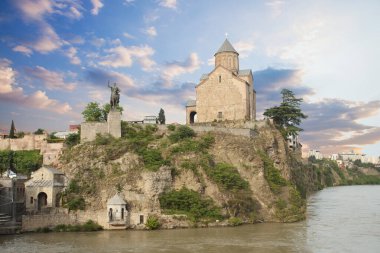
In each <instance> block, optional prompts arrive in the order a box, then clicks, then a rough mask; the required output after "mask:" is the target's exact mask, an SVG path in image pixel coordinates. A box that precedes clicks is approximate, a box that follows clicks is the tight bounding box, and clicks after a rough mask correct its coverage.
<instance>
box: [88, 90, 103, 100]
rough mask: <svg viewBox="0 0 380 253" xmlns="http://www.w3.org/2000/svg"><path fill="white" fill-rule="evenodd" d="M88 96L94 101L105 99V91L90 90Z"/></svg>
mask: <svg viewBox="0 0 380 253" xmlns="http://www.w3.org/2000/svg"><path fill="white" fill-rule="evenodd" d="M88 96H89V97H90V98H91V99H93V100H95V101H104V100H105V92H104V91H101V90H91V91H89V92H88Z"/></svg>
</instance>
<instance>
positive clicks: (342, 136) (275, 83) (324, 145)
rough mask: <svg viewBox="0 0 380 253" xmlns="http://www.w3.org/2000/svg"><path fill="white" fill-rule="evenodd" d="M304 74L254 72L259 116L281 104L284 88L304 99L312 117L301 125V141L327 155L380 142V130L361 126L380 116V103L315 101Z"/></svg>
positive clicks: (338, 100) (335, 100)
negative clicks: (362, 121) (305, 81)
mask: <svg viewBox="0 0 380 253" xmlns="http://www.w3.org/2000/svg"><path fill="white" fill-rule="evenodd" d="M302 77H303V72H302V71H301V70H299V69H275V68H267V69H264V70H260V71H256V72H255V73H254V86H255V89H256V91H257V112H258V116H259V115H260V114H262V113H263V112H264V110H265V109H267V108H270V107H272V106H274V105H278V104H279V103H280V102H281V95H280V92H281V90H282V89H283V88H288V89H290V90H292V91H293V92H294V93H295V94H296V97H302V98H304V99H305V101H304V102H303V103H302V111H303V112H304V113H305V114H306V115H308V116H309V117H308V118H307V119H305V120H304V121H303V123H302V125H301V127H302V128H303V129H304V131H303V132H301V142H303V143H304V144H306V145H305V146H308V147H310V148H312V149H319V150H321V151H322V152H323V153H338V152H342V151H346V150H350V149H360V148H361V146H363V145H368V144H373V143H377V142H379V141H380V128H379V127H373V126H368V125H365V124H361V123H358V122H359V121H360V120H362V119H365V118H368V117H371V116H374V115H378V114H379V112H380V100H375V101H369V102H356V101H348V100H342V99H322V100H320V101H311V100H310V99H308V97H310V96H312V95H313V94H314V91H313V90H312V89H311V88H309V87H307V86H306V85H304V84H303V80H302Z"/></svg>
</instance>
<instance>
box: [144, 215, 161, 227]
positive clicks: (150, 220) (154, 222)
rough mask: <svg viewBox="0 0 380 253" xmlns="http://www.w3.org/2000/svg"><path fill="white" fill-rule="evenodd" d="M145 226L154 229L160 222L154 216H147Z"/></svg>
mask: <svg viewBox="0 0 380 253" xmlns="http://www.w3.org/2000/svg"><path fill="white" fill-rule="evenodd" d="M145 226H146V227H147V228H148V229H150V230H155V229H158V228H159V227H160V226H161V224H160V222H159V221H158V218H157V217H156V216H149V217H148V219H147V221H146V223H145Z"/></svg>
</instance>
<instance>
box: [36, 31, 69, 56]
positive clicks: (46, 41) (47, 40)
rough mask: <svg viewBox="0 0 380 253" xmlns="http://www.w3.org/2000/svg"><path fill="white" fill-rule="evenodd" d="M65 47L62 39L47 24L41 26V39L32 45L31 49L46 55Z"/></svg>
mask: <svg viewBox="0 0 380 253" xmlns="http://www.w3.org/2000/svg"><path fill="white" fill-rule="evenodd" d="M62 45H63V42H62V40H61V38H60V37H59V36H58V34H57V33H56V32H55V31H54V29H53V28H52V27H51V26H50V25H49V24H47V23H44V24H43V25H41V30H40V37H39V38H38V40H37V41H35V42H33V43H32V44H31V47H32V48H33V49H34V50H36V51H37V52H39V53H42V54H46V53H49V52H51V51H54V50H56V49H58V48H60V47H61V46H62Z"/></svg>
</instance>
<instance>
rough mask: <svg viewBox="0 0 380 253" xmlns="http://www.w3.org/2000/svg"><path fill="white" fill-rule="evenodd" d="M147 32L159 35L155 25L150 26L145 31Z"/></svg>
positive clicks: (151, 34) (154, 35) (150, 34)
mask: <svg viewBox="0 0 380 253" xmlns="http://www.w3.org/2000/svg"><path fill="white" fill-rule="evenodd" d="M144 33H145V34H147V35H149V36H150V37H156V36H157V31H156V28H155V27H154V26H151V27H148V28H147V29H146V30H145V31H144Z"/></svg>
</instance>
